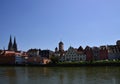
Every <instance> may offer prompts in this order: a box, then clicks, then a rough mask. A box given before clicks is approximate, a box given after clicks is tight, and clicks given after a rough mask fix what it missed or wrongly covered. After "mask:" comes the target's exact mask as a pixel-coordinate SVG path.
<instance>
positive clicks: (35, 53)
mask: <svg viewBox="0 0 120 84" xmlns="http://www.w3.org/2000/svg"><path fill="white" fill-rule="evenodd" d="M40 53H41V49H29V50H28V51H27V54H28V56H30V57H35V56H40Z"/></svg>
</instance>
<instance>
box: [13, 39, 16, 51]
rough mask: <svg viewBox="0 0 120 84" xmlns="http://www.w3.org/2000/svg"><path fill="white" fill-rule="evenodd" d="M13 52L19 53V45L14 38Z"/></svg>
mask: <svg viewBox="0 0 120 84" xmlns="http://www.w3.org/2000/svg"><path fill="white" fill-rule="evenodd" d="M13 50H14V51H17V43H16V38H15V37H14V43H13Z"/></svg>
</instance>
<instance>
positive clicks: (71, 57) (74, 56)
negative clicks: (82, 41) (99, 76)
mask: <svg viewBox="0 0 120 84" xmlns="http://www.w3.org/2000/svg"><path fill="white" fill-rule="evenodd" d="M62 60H63V61H70V62H71V61H76V62H79V61H85V60H86V55H85V54H84V53H83V52H78V51H77V49H74V48H73V47H69V49H68V51H67V52H66V53H65V55H64V56H63V57H62Z"/></svg>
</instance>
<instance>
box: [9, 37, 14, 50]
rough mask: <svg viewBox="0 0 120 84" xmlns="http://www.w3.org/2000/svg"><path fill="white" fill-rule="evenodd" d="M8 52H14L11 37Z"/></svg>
mask: <svg viewBox="0 0 120 84" xmlns="http://www.w3.org/2000/svg"><path fill="white" fill-rule="evenodd" d="M8 50H10V51H11V50H13V47H12V38H11V36H10V40H9V44H8Z"/></svg>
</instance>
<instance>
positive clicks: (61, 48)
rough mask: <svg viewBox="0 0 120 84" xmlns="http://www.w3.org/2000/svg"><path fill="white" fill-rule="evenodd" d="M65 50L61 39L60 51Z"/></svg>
mask: <svg viewBox="0 0 120 84" xmlns="http://www.w3.org/2000/svg"><path fill="white" fill-rule="evenodd" d="M63 51H64V44H63V42H62V41H60V43H59V52H63Z"/></svg>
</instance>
